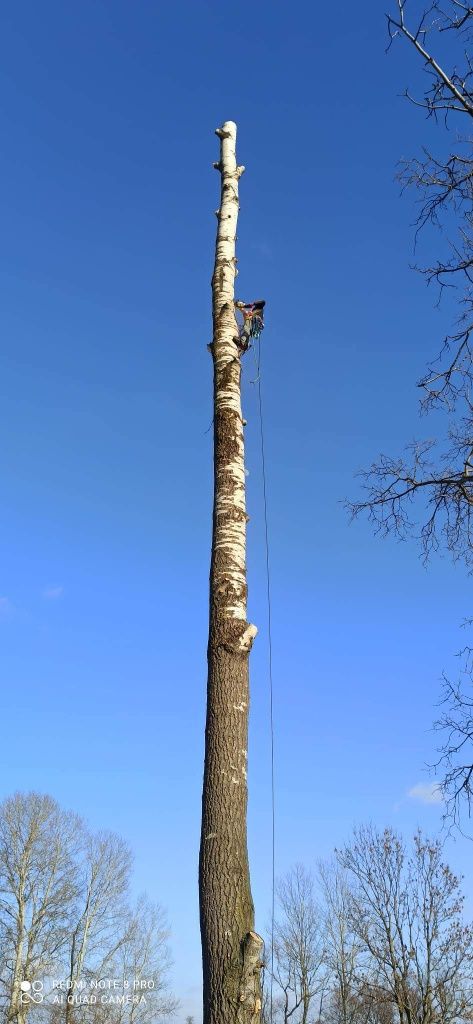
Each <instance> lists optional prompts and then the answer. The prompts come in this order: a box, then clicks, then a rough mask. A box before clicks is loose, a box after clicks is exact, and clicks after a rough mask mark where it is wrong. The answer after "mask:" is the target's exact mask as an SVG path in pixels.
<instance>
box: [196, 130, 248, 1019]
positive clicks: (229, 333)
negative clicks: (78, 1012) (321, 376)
mask: <svg viewBox="0 0 473 1024" xmlns="http://www.w3.org/2000/svg"><path fill="white" fill-rule="evenodd" d="M216 134H217V135H218V136H219V138H220V161H219V163H218V164H216V165H215V166H216V167H217V169H218V170H219V171H220V174H221V203H220V209H219V210H218V211H217V218H218V231H217V243H216V253H215V268H214V274H213V278H212V299H213V342H212V345H211V346H210V349H211V352H212V358H213V364H214V507H213V533H212V560H211V569H210V624H209V644H208V687H207V722H206V731H205V767H204V786H203V795H202V833H201V846H200V863H199V894H200V921H201V935H202V960H203V981H204V1024H230V1021H232V1022H233V1021H239V1022H241V1024H250V1022H251V1024H257V1022H258V1021H259V1019H260V1012H261V984H260V967H261V952H262V946H263V940H262V939H261V938H260V936H259V935H256V933H255V932H254V931H253V927H254V909H253V900H252V896H251V887H250V876H249V865H248V852H247V829H246V813H247V781H246V767H247V747H248V705H249V678H248V656H249V652H250V649H251V645H252V642H253V639H254V637H255V635H256V627H255V626H253V625H251V624H250V623H248V622H247V618H246V598H247V585H246V522H247V518H248V517H247V515H246V508H245V470H244V445H243V420H242V414H241V396H240V376H241V364H240V359H241V354H242V352H241V350H240V348H239V346H238V344H237V339H238V330H237V324H236V320H235V310H234V280H235V275H236V259H235V238H236V225H237V218H238V179H239V177H240V175H241V174H242V172H243V169H244V168H242V167H237V163H236V155H235V143H236V125H235V124H234V123H233V121H226V122H225V124H224V125H223V127H222V128H219V129H217V131H216Z"/></svg>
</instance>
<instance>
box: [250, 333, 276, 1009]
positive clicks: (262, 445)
mask: <svg viewBox="0 0 473 1024" xmlns="http://www.w3.org/2000/svg"><path fill="white" fill-rule="evenodd" d="M260 334H261V331H260V332H259V334H258V335H256V337H257V338H259V337H260ZM254 356H255V363H256V380H254V381H252V382H251V383H252V384H257V386H258V410H259V428H260V452H261V473H262V481H263V509H264V538H265V556H266V602H267V623H268V675H269V728H270V735H271V979H270V987H269V1011H270V1021H271V1024H272V1021H273V977H274V924H275V899H276V895H275V893H276V875H275V868H276V808H275V781H274V697H273V641H272V614H271V566H270V557H269V529H268V488H267V480H266V454H265V441H264V422H263V396H262V390H261V342H260V343H259V345H258V355H256V351H255V350H254Z"/></svg>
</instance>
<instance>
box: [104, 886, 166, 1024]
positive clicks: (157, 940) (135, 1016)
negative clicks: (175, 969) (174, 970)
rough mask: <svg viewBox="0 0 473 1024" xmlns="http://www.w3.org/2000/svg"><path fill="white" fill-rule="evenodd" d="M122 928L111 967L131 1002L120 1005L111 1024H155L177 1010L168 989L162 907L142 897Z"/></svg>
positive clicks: (164, 917)
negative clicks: (124, 984)
mask: <svg viewBox="0 0 473 1024" xmlns="http://www.w3.org/2000/svg"><path fill="white" fill-rule="evenodd" d="M124 924H125V938H124V941H123V942H122V943H120V947H119V950H118V955H117V956H116V957H115V960H114V964H115V973H116V974H117V975H119V976H121V977H123V979H125V980H127V981H128V988H127V989H125V988H124V989H123V994H124V995H126V993H128V994H129V995H130V996H131V997H132V998H131V999H130V1000H129V1001H125V1002H124V1003H123V1005H122V1007H121V1008H120V1011H119V1013H118V1014H117V1016H116V1017H115V1018H114V1024H155V1022H157V1021H160V1020H163V1019H164V1018H168V1017H171V1016H172V1015H173V1014H174V1013H175V1012H176V1010H177V1008H178V1002H177V1000H176V999H175V998H174V996H173V995H172V994H171V993H170V991H169V989H168V972H169V969H170V967H171V964H172V961H171V957H170V952H169V947H168V941H169V927H168V924H167V921H166V915H165V913H164V910H163V909H162V907H160V906H159V905H158V904H153V903H151V902H150V900H149V899H148V898H147V896H145V895H142V896H140V897H139V899H138V901H137V903H136V906H135V908H134V909H133V910H132V911H130V913H129V915H128V918H127V920H126V921H125V922H124ZM130 986H131V988H130Z"/></svg>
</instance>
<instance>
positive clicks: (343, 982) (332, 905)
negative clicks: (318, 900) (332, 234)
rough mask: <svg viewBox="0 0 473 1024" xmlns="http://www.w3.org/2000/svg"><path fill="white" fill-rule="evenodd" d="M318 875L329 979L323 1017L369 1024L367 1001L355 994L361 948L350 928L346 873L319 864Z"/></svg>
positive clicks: (338, 1022) (342, 1023)
mask: <svg viewBox="0 0 473 1024" xmlns="http://www.w3.org/2000/svg"><path fill="white" fill-rule="evenodd" d="M318 874H319V883H320V887H321V895H322V900H323V929H324V937H325V962H326V965H327V969H328V971H329V976H330V1008H329V1012H328V1014H327V1017H328V1019H330V1021H331V1022H332V1021H333V1024H369V1009H368V1007H367V1001H366V998H364V997H362V996H361V995H360V993H359V987H360V986H359V975H360V970H361V955H362V948H363V947H362V943H361V941H360V939H359V937H358V935H357V934H356V932H355V931H354V930H353V928H352V925H351V918H350V905H351V904H350V888H349V885H348V880H347V876H346V873H345V872H344V871H343V870H342V868H341V867H340V866H339V864H337V863H336V862H335V863H331V864H326V863H322V864H320V865H319V872H318ZM327 1024H328V1020H327Z"/></svg>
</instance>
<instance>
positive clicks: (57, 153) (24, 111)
mask: <svg viewBox="0 0 473 1024" xmlns="http://www.w3.org/2000/svg"><path fill="white" fill-rule="evenodd" d="M387 4H388V0H386V6H387ZM383 9H384V6H383V5H380V4H379V2H378V0H367V2H366V3H364V4H363V5H353V4H350V3H344V4H341V5H340V7H339V8H338V10H337V13H336V14H335V13H334V11H333V8H331V7H329V6H327V5H321V6H320V7H318V6H316V5H314V4H310V3H306V2H301V3H298V4H291V5H287V4H283V3H280V2H276V3H271V4H269V3H266V2H263V3H258V4H256V5H252V4H251V5H250V3H248V2H247V0H243V2H241V3H240V4H238V5H237V6H235V7H232V6H231V5H223V4H220V3H217V2H212V3H208V2H199V3H191V2H182V3H176V4H174V5H166V6H165V5H164V4H161V3H159V2H151V0H139V2H137V3H135V4H130V3H128V2H125V0H114V2H111V0H93V2H92V0H82V2H81V3H80V4H67V5H65V4H63V3H60V2H53V0H45V2H44V3H43V4H41V5H38V4H34V3H32V2H29V0H25V2H24V3H23V4H21V5H20V6H18V5H10V6H8V7H5V8H4V10H3V14H2V20H3V31H2V41H1V43H0V47H1V60H0V79H1V88H2V95H3V104H2V110H1V112H0V123H1V134H2V139H3V147H2V150H3V155H2V179H3V180H2V189H1V204H2V224H3V244H2V246H1V250H0V273H1V290H2V300H1V320H2V338H3V356H2V373H1V375H0V389H1V402H0V417H1V420H2V422H1V437H2V445H1V481H2V538H3V544H2V548H3V558H2V573H1V590H0V596H1V598H2V600H1V602H0V613H1V622H0V629H1V633H2V655H1V679H2V695H1V711H2V718H3V721H4V723H6V728H5V726H4V730H3V740H2V749H1V752H0V761H1V768H2V793H3V794H4V795H6V794H8V793H10V792H11V791H12V790H14V789H16V788H20V789H28V788H35V789H39V790H42V791H47V792H50V793H52V794H53V795H54V796H55V797H56V798H57V799H58V800H59V801H60V802H61V803H63V804H64V805H66V806H68V807H71V808H73V809H74V810H76V811H78V812H80V813H82V814H84V815H85V816H86V817H88V818H89V819H90V821H91V822H92V824H94V825H96V826H106V827H108V828H111V829H115V830H117V831H118V832H120V833H121V834H123V835H124V836H126V837H127V838H128V839H129V841H130V842H131V844H132V846H133V848H134V850H135V854H136V873H135V880H136V887H137V889H141V888H146V889H148V891H149V892H150V894H151V895H152V896H153V897H154V898H156V899H159V900H161V901H162V902H163V903H164V904H165V906H166V907H167V908H168V912H169V917H170V920H171V923H172V927H173V951H174V957H175V969H174V979H173V980H174V984H175V988H176V990H177V992H178V994H179V995H180V996H181V997H182V999H183V1015H184V1013H185V1012H195V1013H196V1014H198V1007H199V985H200V951H199V936H198V921H197V850H198V838H199V813H200V790H201V770H202V755H203V723H204V697H205V679H206V662H205V653H206V630H207V580H208V564H209V547H210V510H211V483H212V477H211V434H210V433H209V432H208V426H209V423H210V420H211V361H210V357H209V355H208V352H207V349H206V344H207V342H208V341H209V340H210V330H211V323H210V276H211V270H212V260H213V245H214V234H215V217H214V215H213V210H214V209H215V208H216V206H217V201H218V176H217V175H216V174H215V171H213V170H212V162H213V160H215V159H216V158H217V155H218V145H217V143H218V140H217V139H216V138H215V136H214V135H213V130H214V128H215V127H217V125H219V124H221V123H222V121H224V120H226V119H230V118H231V119H234V120H235V121H237V123H238V126H239V136H238V155H239V161H240V162H241V163H244V164H245V165H246V168H247V171H246V174H245V175H244V177H243V178H242V180H241V214H240V225H239V241H238V256H239V260H240V276H239V278H238V294H239V295H240V296H241V297H243V298H244V299H252V298H255V297H259V296H260V295H264V296H265V297H266V299H267V316H266V320H267V327H266V330H265V333H264V337H263V342H262V361H263V368H262V387H263V395H264V408H265V433H266V447H267V472H268V488H269V520H270V535H271V560H272V576H273V579H272V582H273V618H274V683H275V726H276V792H277V853H276V857H277V870H278V872H282V871H284V870H286V869H287V868H288V867H289V866H290V865H291V864H292V863H293V862H294V861H296V860H303V861H305V862H306V863H308V864H310V863H313V862H315V860H316V859H317V858H319V857H320V856H325V855H328V854H329V853H330V851H331V850H332V849H333V847H334V846H335V845H336V844H337V843H340V842H341V841H342V840H343V839H344V838H345V837H346V836H347V835H348V833H349V831H350V829H351V826H352V825H353V824H354V823H356V822H360V821H364V820H367V819H371V820H373V821H375V822H376V823H378V824H380V825H384V824H385V823H391V824H394V825H396V826H397V827H399V828H401V829H403V830H405V831H406V832H409V831H412V829H413V828H414V827H415V826H416V824H417V823H420V824H421V825H422V826H424V827H425V828H426V829H428V830H436V829H437V828H438V827H439V825H440V816H441V811H440V809H439V807H438V806H435V805H427V804H424V803H423V802H422V801H420V800H414V799H412V798H410V797H408V795H407V794H408V792H409V790H410V789H412V787H414V786H416V784H418V783H420V782H423V783H428V781H429V776H428V774H427V773H426V772H425V768H424V766H425V763H426V761H429V760H432V758H433V756H434V751H435V737H434V736H433V735H432V733H431V732H430V727H431V723H432V720H433V717H434V716H435V709H434V704H435V702H436V701H437V700H438V697H439V694H440V676H441V672H442V670H443V669H446V670H447V671H448V670H450V671H451V672H454V670H455V658H454V655H455V652H456V651H457V650H458V648H459V647H460V646H461V645H462V643H463V642H464V635H463V634H462V632H461V630H460V624H461V621H462V619H463V618H464V617H465V616H466V615H467V614H471V607H470V605H469V601H468V587H469V581H468V579H467V577H466V575H465V573H464V571H463V569H462V567H461V566H459V567H456V568H454V567H452V566H451V565H450V563H449V562H448V560H442V559H440V558H438V559H436V560H435V561H434V562H433V563H432V565H431V566H430V567H429V569H428V570H426V569H425V568H424V567H423V566H422V564H421V562H420V561H419V559H418V552H417V549H416V547H415V544H414V543H408V544H403V545H399V544H397V543H396V542H395V541H394V540H388V541H386V542H381V541H380V540H375V539H373V537H372V535H371V532H370V528H369V526H368V525H367V524H366V523H363V522H359V523H356V524H354V525H352V526H349V524H348V522H347V518H346V515H345V513H344V511H343V508H342V505H341V501H342V499H343V498H344V496H345V495H347V494H352V495H353V494H355V493H356V488H357V486H358V485H357V484H356V482H355V481H354V479H353V476H354V473H355V472H356V470H357V469H359V468H360V467H361V466H363V465H366V464H367V463H369V462H371V460H372V459H373V458H375V457H376V455H377V454H378V453H379V452H380V451H387V452H390V453H393V454H394V453H396V452H397V451H398V450H399V449H400V448H401V447H402V445H403V443H404V442H405V441H408V440H410V439H411V438H412V437H414V436H416V437H425V436H430V434H431V432H432V430H433V425H432V424H429V423H428V422H427V421H425V420H420V421H419V418H418V410H417V398H418V393H417V391H416V388H415V381H416V379H418V377H419V376H420V375H421V373H422V371H423V368H424V365H425V362H426V359H427V358H428V356H429V354H431V353H432V352H433V351H434V350H436V348H437V345H438V342H439V340H440V339H441V337H442V334H443V332H444V330H445V329H446V327H447V326H448V324H449V318H450V316H451V309H449V307H448V305H445V306H443V307H442V308H441V309H440V310H437V309H435V308H434V300H435V295H434V293H433V292H432V293H431V292H429V291H428V290H427V289H426V288H425V287H424V285H423V282H422V280H421V279H420V278H419V277H418V276H417V275H416V274H415V273H413V272H412V270H410V269H409V263H410V262H412V261H413V259H414V256H413V250H412V245H413V232H412V227H411V224H412V220H413V216H414V206H413V198H412V197H405V198H404V199H401V198H400V196H399V188H398V186H397V184H396V183H395V182H394V174H395V167H396V162H397V161H398V159H399V158H400V157H402V156H403V155H410V154H412V153H415V152H416V151H418V147H419V145H420V144H421V142H424V141H428V142H430V143H431V144H432V145H435V146H437V147H438V149H440V150H441V149H442V147H443V146H444V145H445V139H444V136H443V130H442V129H441V128H438V129H435V127H434V126H432V125H430V124H426V122H425V121H424V120H423V117H422V114H421V113H420V112H419V111H418V110H415V109H414V108H412V107H410V106H409V105H408V104H407V103H406V102H405V101H403V100H402V99H401V98H400V93H401V92H402V90H403V88H404V87H405V86H406V85H410V86H411V87H413V88H414V87H415V86H417V88H418V89H420V88H421V85H422V76H421V74H420V69H419V66H418V64H417V62H416V60H415V58H414V56H413V54H411V53H410V52H409V51H408V49H407V48H406V47H405V46H402V45H401V44H399V45H397V46H396V47H395V48H394V49H393V50H392V51H391V53H390V54H389V55H388V56H386V55H385V52H384V51H385V45H386V34H385V22H384V17H383ZM337 22H338V23H337ZM437 242H438V240H437V239H435V238H430V239H426V240H425V241H424V242H423V243H422V244H423V246H424V252H427V253H428V252H429V246H430V247H432V246H433V244H437ZM421 251H422V250H421ZM430 251H432V248H430ZM252 379H254V364H253V363H252V360H251V356H250V357H248V358H247V359H246V365H245V383H244V406H245V413H246V416H247V419H248V428H247V462H248V470H249V476H248V505H249V512H250V514H251V522H250V524H249V545H248V557H249V584H250V601H249V610H250V617H251V620H252V621H253V622H255V623H256V624H258V625H259V627H260V635H259V638H258V640H257V641H256V643H255V646H254V649H253V654H252V662H251V672H252V688H253V697H252V721H251V750H250V776H249V778H250V787H251V793H250V852H251V858H252V867H253V888H254V895H255V900H256V907H257V920H258V924H259V927H260V929H261V928H264V926H265V922H266V920H267V914H268V908H269V901H270V888H269V886H270V857H271V851H270V802H269V800H270V775H269V768H270V760H269V730H268V679H267V648H266V643H267V638H266V633H265V620H266V608H265V578H264V549H263V519H262V495H261V466H260V461H259V441H258V423H257V401H256V394H255V387H254V385H253V384H252V383H251V381H252ZM468 853H469V846H468V843H467V842H466V841H465V842H457V843H455V844H451V845H450V855H451V862H452V864H453V866H454V867H456V868H458V869H460V870H461V869H462V867H466V865H467V860H468ZM467 887H469V893H470V896H472V897H473V888H472V884H471V880H470V881H468V880H467ZM472 905H473V898H472V899H471V901H470V907H472Z"/></svg>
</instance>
